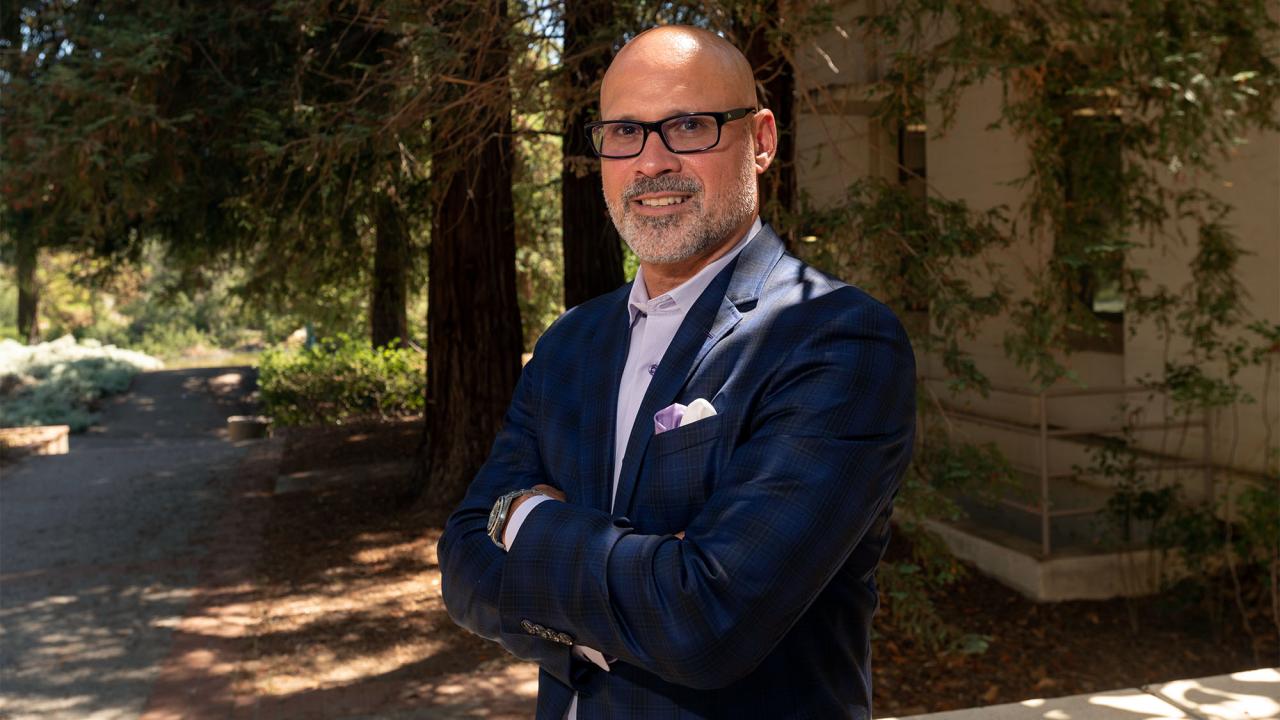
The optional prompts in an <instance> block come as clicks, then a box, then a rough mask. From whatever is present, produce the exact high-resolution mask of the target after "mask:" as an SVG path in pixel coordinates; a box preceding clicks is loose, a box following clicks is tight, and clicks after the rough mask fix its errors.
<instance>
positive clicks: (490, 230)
mask: <svg viewBox="0 0 1280 720" xmlns="http://www.w3.org/2000/svg"><path fill="white" fill-rule="evenodd" d="M477 12H484V11H483V10H478V11H477ZM488 12H489V13H492V15H490V16H489V17H502V18H505V12H506V4H505V2H493V3H491V5H490V7H489V8H488ZM459 34H461V33H459ZM473 36H474V34H473ZM488 37H494V35H488ZM505 53H506V49H505V48H504V47H503V46H502V45H501V44H500V43H487V44H485V45H483V46H481V47H478V48H477V52H476V54H475V55H473V56H471V57H473V63H474V65H473V66H472V68H473V72H474V74H475V77H474V79H475V80H477V81H479V82H484V83H488V82H492V81H494V80H495V79H497V80H498V85H499V86H500V87H501V88H502V89H501V90H497V91H494V92H493V93H492V94H490V95H488V96H487V97H488V98H489V101H488V102H489V104H488V105H487V106H486V108H485V114H484V117H485V118H486V120H485V121H483V124H484V127H479V128H469V130H471V131H472V132H475V133H476V134H475V135H473V136H472V137H476V138H478V140H477V143H478V145H470V144H466V143H462V144H458V143H453V146H454V147H456V148H457V149H456V150H445V151H439V152H437V153H436V154H434V155H433V156H432V164H431V167H432V172H433V174H435V173H437V172H438V173H441V174H442V175H443V176H438V179H437V180H436V182H437V183H443V192H442V196H441V198H440V201H439V204H438V206H437V207H436V209H435V213H434V215H433V218H432V222H433V231H432V236H431V248H430V251H429V252H428V260H427V262H428V264H429V267H428V273H429V277H428V291H427V293H428V294H427V299H428V300H427V302H428V305H427V334H428V337H427V398H426V400H427V407H426V422H425V427H424V437H423V443H422V450H421V452H420V457H421V463H420V466H419V473H418V475H417V482H416V483H415V485H417V487H416V488H415V490H416V491H417V494H418V502H417V505H418V506H419V507H453V506H455V505H456V504H457V503H458V502H459V501H460V500H461V499H462V496H463V494H464V493H465V491H466V489H467V486H468V485H469V484H470V483H471V480H472V479H473V478H474V477H475V474H476V472H477V471H478V470H479V469H480V466H481V465H482V464H483V463H484V460H485V458H486V457H487V456H488V453H489V449H490V447H491V446H492V444H493V439H494V437H495V436H496V435H497V432H498V429H499V428H500V426H501V424H502V418H503V415H504V414H505V412H506V409H507V406H508V404H509V403H510V402H511V396H512V393H513V391H514V390H515V385H516V380H517V378H518V377H519V374H520V353H521V351H522V349H523V348H522V339H521V330H520V309H519V306H518V305H517V303H516V245H515V211H514V205H513V201H512V195H511V178H512V168H511V158H512V151H511V111H510V108H511V105H510V102H511V101H510V96H509V94H507V91H506V87H507V84H506V76H507V57H506V55H505ZM495 96H500V97H498V98H497V99H496V100H495V99H493V98H494V97H495ZM434 130H435V131H436V132H439V133H442V134H444V137H443V138H442V140H441V142H440V143H439V145H438V147H448V146H449V145H450V143H449V142H448V139H450V138H451V137H456V135H453V133H455V132H457V131H458V130H457V129H456V128H451V127H449V126H448V125H446V124H445V123H438V124H436V125H435V126H434ZM458 153H462V154H458Z"/></svg>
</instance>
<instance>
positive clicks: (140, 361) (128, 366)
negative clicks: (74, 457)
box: [0, 335, 164, 432]
mask: <svg viewBox="0 0 1280 720" xmlns="http://www.w3.org/2000/svg"><path fill="white" fill-rule="evenodd" d="M162 367H164V363H162V362H160V361H159V360H157V359H155V358H153V357H151V356H149V355H144V354H142V353H139V352H134V351H132V350H124V349H121V348H118V347H116V346H114V345H103V344H102V343H100V342H98V341H97V340H82V341H79V342H77V341H76V339H75V338H74V337H72V336H70V335H65V336H63V337H61V338H58V339H57V340H53V341H51V342H45V343H39V344H37V345H23V344H21V343H18V342H14V341H13V340H0V427H26V426H32V425H70V426H71V431H72V432H82V431H84V430H85V429H86V428H88V427H89V426H90V425H92V424H93V423H94V422H96V421H97V417H98V415H97V413H96V412H95V407H96V405H97V403H98V401H99V400H100V399H101V398H103V397H104V396H107V395H112V394H114V393H120V392H124V391H125V390H127V389H128V388H129V383H130V382H131V381H132V380H133V376H134V375H136V374H138V373H139V372H141V371H143V370H157V369H159V368H162Z"/></svg>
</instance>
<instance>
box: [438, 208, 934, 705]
mask: <svg viewBox="0 0 1280 720" xmlns="http://www.w3.org/2000/svg"><path fill="white" fill-rule="evenodd" d="M627 294H628V286H625V285H624V286H623V287H621V288H619V289H618V290H616V291H614V292H612V293H610V294H608V295H604V296H602V297H599V298H596V299H594V300H591V301H589V302H586V303H583V304H582V305H580V306H578V307H576V308H573V309H571V310H569V311H568V312H566V313H565V314H564V315H562V316H561V317H560V318H559V319H558V320H557V321H556V322H555V323H554V324H552V326H551V327H550V328H548V329H547V331H546V333H545V334H544V335H543V336H542V338H541V339H540V340H539V341H538V344H537V348H536V349H535V352H534V354H533V358H532V359H531V360H530V361H529V362H528V363H527V364H526V365H525V367H524V370H523V373H522V374H521V376H520V381H519V383H518V385H517V387H516V391H515V396H514V398H513V399H512V402H511V406H510V409H509V410H508V412H507V415H506V419H505V421H504V425H503V428H502V430H501V432H500V433H499V434H498V437H497V439H496V441H495V442H494V444H493V449H492V452H491V453H490V455H489V458H488V461H487V462H486V463H485V464H484V466H483V467H482V468H481V470H480V472H479V473H478V475H477V476H476V478H475V480H474V482H473V483H472V484H471V487H470V489H469V490H468V492H467V495H466V497H465V499H464V500H463V501H462V504H461V505H460V506H459V507H458V508H457V510H456V511H455V512H454V513H453V515H452V516H451V517H450V518H449V521H448V523H447V525H446V527H445V531H444V534H443V536H442V537H441V539H440V544H439V547H438V551H439V559H440V568H441V572H442V589H443V594H444V600H445V604H446V606H447V608H448V610H449V614H450V616H451V617H453V619H454V620H455V621H456V622H458V623H459V624H460V625H462V626H463V627H465V628H467V629H469V630H471V631H472V632H475V633H477V634H479V635H481V636H483V637H486V638H489V639H491V640H495V641H497V642H499V643H501V644H502V645H503V646H504V647H506V648H507V649H508V650H509V651H510V652H512V653H513V654H515V655H517V656H519V657H522V658H527V659H530V660H534V661H536V662H538V663H539V665H540V667H541V672H540V675H539V690H538V710H537V717H538V718H539V719H542V718H546V719H547V720H560V718H561V717H562V716H563V714H564V712H565V710H566V708H567V706H568V704H569V701H570V698H571V697H572V694H573V692H574V691H575V690H576V691H577V692H578V693H579V699H578V717H579V718H581V720H594V719H595V718H611V719H616V718H823V719H825V718H870V717H871V669H870V641H869V633H870V625H871V616H872V614H873V613H874V611H875V609H876V606H877V602H878V600H877V595H876V587H875V578H874V571H875V567H876V564H877V563H878V562H879V561H880V558H881V556H882V555H883V553H884V549H885V544H886V543H887V542H888V539H889V516H890V514H891V512H892V501H893V497H894V495H895V494H896V492H897V489H898V486H899V483H900V480H901V477H902V474H903V472H904V471H905V468H906V466H907V463H908V461H909V459H910V456H911V447H912V439H913V436H914V430H915V363H914V359H913V356H912V351H911V345H910V343H909V342H908V340H907V336H906V334H905V333H904V331H903V329H902V326H901V324H900V323H899V322H898V320H897V318H895V317H894V315H893V313H892V312H891V311H890V310H889V309H888V308H886V307H885V306H884V305H882V304H880V303H879V302H877V301H875V300H873V299H872V298H871V297H869V296H868V295H867V294H865V293H863V292H862V291H860V290H858V289H857V288H854V287H851V286H849V285H846V284H844V283H842V282H840V281H838V280H835V279H833V278H831V277H829V276H827V275H824V274H822V273H820V272H818V271H816V270H814V269H813V268H811V267H809V266H807V265H805V264H804V263H803V262H801V261H799V260H797V259H796V258H794V257H792V256H791V255H788V254H786V253H785V252H784V248H783V245H782V242H781V241H780V240H779V239H778V237H777V235H776V234H775V233H774V232H773V230H772V229H771V228H769V226H768V225H766V226H764V228H763V229H762V230H761V232H760V234H759V235H757V236H756V238H755V239H753V240H752V241H751V242H750V243H748V245H747V246H746V248H744V250H743V251H742V252H741V253H740V254H739V256H738V257H737V258H736V259H735V260H733V261H732V262H731V263H730V264H729V265H727V266H726V267H725V268H724V269H723V270H722V271H721V272H720V273H719V274H718V275H717V276H716V278H715V279H714V280H713V281H712V283H711V285H710V286H709V287H708V288H707V289H706V291H705V292H704V293H703V294H702V296H701V297H700V298H699V299H698V300H697V302H696V303H695V304H694V306H693V307H692V308H691V309H690V311H689V313H688V315H687V316H686V317H685V320H684V323H683V324H682V325H681V326H680V330H679V331H678V332H677V333H676V336H675V339H674V340H672V342H671V345H670V347H669V348H668V350H667V352H666V355H664V356H663V358H662V362H661V363H660V364H659V366H658V370H657V373H656V374H655V375H654V377H653V380H652V382H651V384H650V386H649V389H648V392H647V393H646V394H645V397H644V399H643V401H642V403H641V406H640V411H639V415H638V416H637V420H636V422H635V428H634V430H633V431H632V433H631V436H630V438H629V439H628V444H627V451H626V453H625V455H624V462H623V465H622V473H621V477H620V479H619V482H618V490H617V497H616V502H615V503H614V506H613V510H612V512H610V505H609V501H610V490H611V479H612V468H613V457H612V456H613V448H614V441H613V433H614V425H615V422H614V416H615V412H616V411H615V408H616V403H617V394H618V385H619V379H620V377H621V374H622V369H623V364H624V363H625V361H626V355H627V345H628V342H629V340H630V331H629V327H628V316H627V308H626V303H627ZM699 397H701V398H706V399H708V400H710V401H711V404H712V405H713V406H715V409H716V411H717V414H716V415H715V416H713V417H709V418H706V419H704V420H700V421H698V422H695V423H691V424H690V425H688V426H685V427H680V428H676V429H674V430H670V431H667V432H664V433H661V434H659V435H657V436H654V435H653V420H652V418H653V414H654V413H655V412H657V411H658V410H660V409H661V408H663V407H665V406H667V405H670V404H671V403H673V402H680V403H684V404H685V405H688V404H689V403H690V402H692V401H693V400H694V399H696V398H699ZM538 483H547V484H549V485H553V486H555V487H558V488H560V489H561V490H563V491H564V492H565V494H566V495H567V497H568V502H564V503H561V502H544V503H542V504H541V505H539V506H538V507H537V508H535V509H534V510H533V512H531V513H530V514H529V516H528V518H527V519H526V520H525V523H524V525H523V526H522V527H521V529H520V536H519V539H518V540H517V541H516V542H515V543H514V544H513V546H512V548H511V552H510V553H509V554H507V553H504V552H503V551H502V550H501V549H499V548H498V547H496V546H495V545H493V543H492V542H490V540H489V538H488V536H487V535H486V534H485V525H486V521H487V519H488V515H489V510H490V508H491V507H492V505H493V503H494V500H496V499H497V498H498V496H499V495H501V494H503V493H504V492H507V491H509V490H513V489H518V488H525V487H530V486H532V485H535V484H538ZM682 530H683V531H685V532H686V536H685V538H684V539H683V540H680V539H677V538H676V537H674V533H676V532H679V531H682ZM570 641H571V642H574V643H580V644H583V645H587V646H589V647H593V648H595V649H597V650H599V651H601V652H603V653H604V654H606V655H609V656H614V657H616V658H618V660H617V662H615V663H614V664H613V665H612V671H611V672H608V673H606V672H604V671H603V670H601V669H599V668H597V667H595V666H594V665H592V664H590V663H586V662H582V661H580V660H577V659H576V658H573V657H572V656H571V654H570V651H569V645H568V644H567V643H568V642H570Z"/></svg>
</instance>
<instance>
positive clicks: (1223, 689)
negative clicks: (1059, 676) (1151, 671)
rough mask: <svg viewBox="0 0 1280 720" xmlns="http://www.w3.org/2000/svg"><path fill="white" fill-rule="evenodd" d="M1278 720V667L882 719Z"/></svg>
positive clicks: (1279, 674) (1279, 691) (1279, 686)
mask: <svg viewBox="0 0 1280 720" xmlns="http://www.w3.org/2000/svg"><path fill="white" fill-rule="evenodd" d="M1068 718H1069V719H1070V720H1280V668H1260V669H1258V670H1249V671H1246V672H1238V673H1233V674H1230V675H1218V676H1215V677H1207V678H1198V679H1194V680H1177V681H1174V682H1168V683H1160V684H1156V685H1144V686H1142V687H1138V688H1129V689H1127V690H1113V691H1110V692H1103V693H1093V694H1090V695H1072V696H1070V697H1061V698H1048V699H1044V698H1040V699H1035V700H1023V701H1022V702H1019V703H1008V704H1005V705H991V706H988V707H979V708H969V709H967V710H953V711H949V712H940V713H929V714H927V715H912V716H910V718H883V719H882V720H1065V719H1068Z"/></svg>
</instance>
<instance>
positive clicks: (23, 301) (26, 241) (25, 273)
mask: <svg viewBox="0 0 1280 720" xmlns="http://www.w3.org/2000/svg"><path fill="white" fill-rule="evenodd" d="M15 225H16V226H17V227H14V228H13V235H14V241H15V245H16V247H15V248H14V250H15V252H14V266H15V268H16V269H17V271H18V335H19V336H21V337H22V340H23V342H25V343H27V344H28V345H34V344H36V343H37V342H39V341H40V318H39V314H38V313H39V308H40V288H39V286H38V284H37V283H36V267H37V265H38V259H39V246H38V245H37V243H36V238H35V235H34V234H33V233H32V232H31V231H30V229H28V228H24V227H21V226H20V224H19V223H15Z"/></svg>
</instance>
